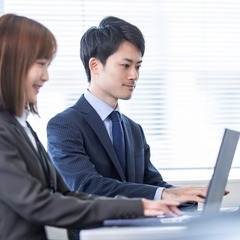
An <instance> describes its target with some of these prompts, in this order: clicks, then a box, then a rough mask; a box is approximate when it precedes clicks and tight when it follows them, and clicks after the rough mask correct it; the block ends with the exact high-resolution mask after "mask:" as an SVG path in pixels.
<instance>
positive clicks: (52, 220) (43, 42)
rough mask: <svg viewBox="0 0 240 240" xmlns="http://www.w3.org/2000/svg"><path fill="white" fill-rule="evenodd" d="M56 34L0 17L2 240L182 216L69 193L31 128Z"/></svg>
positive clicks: (148, 205)
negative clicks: (108, 223) (111, 222)
mask: <svg viewBox="0 0 240 240" xmlns="http://www.w3.org/2000/svg"><path fill="white" fill-rule="evenodd" d="M56 50H57V44H56V39H55V37H54V36H53V34H52V33H51V32H50V31H49V30H48V29H47V28H46V27H44V26H43V25H42V24H40V23H38V22H36V21H34V20H32V19H29V18H26V17H23V16H17V15H14V14H6V15H3V16H1V17H0V216H1V219H0V239H4V240H8V239H18V240H19V239H24V240H30V239H31V240H32V239H35V240H43V239H47V236H46V233H45V230H44V226H45V225H50V226H55V227H62V228H68V229H71V228H84V227H90V226H92V225H95V224H100V223H101V222H102V221H103V220H104V219H106V218H108V219H109V218H129V217H132V218H135V217H141V216H155V215H159V214H172V213H174V214H180V211H179V210H178V208H177V205H178V203H176V202H166V201H150V200H146V199H127V198H123V197H118V198H115V199H113V198H103V197H97V196H93V195H88V194H84V193H75V192H70V191H69V190H68V189H67V187H66V186H65V184H64V182H63V180H62V179H61V177H60V175H59V174H58V173H57V172H56V171H55V169H54V167H53V165H52V164H51V162H50V160H49V157H48V155H47V153H46V151H45V149H44V148H43V146H42V144H41V143H40V141H39V140H38V138H37V136H36V134H35V132H34V131H33V130H32V129H31V127H30V125H29V124H28V123H27V116H28V114H29V113H33V114H38V110H37V105H36V100H37V94H38V92H39V90H40V88H41V87H42V86H43V84H44V83H45V82H46V81H47V80H48V66H49V65H50V63H51V61H52V59H53V57H54V56H55V54H56Z"/></svg>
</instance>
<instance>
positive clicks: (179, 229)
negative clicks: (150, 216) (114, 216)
mask: <svg viewBox="0 0 240 240" xmlns="http://www.w3.org/2000/svg"><path fill="white" fill-rule="evenodd" d="M184 231H186V227H184V226H154V227H149V226H147V227H143V226H138V227H102V228H95V229H88V230H82V231H80V239H81V240H113V239H114V240H146V239H147V240H161V239H164V240H167V239H168V238H169V239H170V238H171V239H172V238H173V237H174V236H178V235H179V234H180V233H183V232H184Z"/></svg>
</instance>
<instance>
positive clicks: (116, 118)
mask: <svg viewBox="0 0 240 240" xmlns="http://www.w3.org/2000/svg"><path fill="white" fill-rule="evenodd" d="M109 117H110V119H111V120H112V121H113V122H120V114H119V112H118V111H112V112H111V113H110V115H109Z"/></svg>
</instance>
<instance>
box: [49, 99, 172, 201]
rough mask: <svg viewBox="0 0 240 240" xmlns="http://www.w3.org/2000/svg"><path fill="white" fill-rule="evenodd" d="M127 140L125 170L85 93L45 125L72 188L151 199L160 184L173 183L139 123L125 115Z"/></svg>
mask: <svg viewBox="0 0 240 240" xmlns="http://www.w3.org/2000/svg"><path fill="white" fill-rule="evenodd" d="M122 125H123V129H124V137H125V145H126V153H127V155H126V162H127V163H126V164H127V176H124V174H123V171H122V169H121V166H120V163H119V161H118V159H117V155H116V153H115V151H114V148H113V145H112V142H111V140H110V137H109V135H108V133H107V130H106V128H105V125H104V123H103V122H102V120H101V118H100V116H99V115H98V114H97V112H96V111H95V110H94V108H93V107H92V106H91V105H90V104H89V103H88V101H87V100H86V99H85V97H84V96H83V95H82V96H81V97H80V99H79V100H78V101H77V102H76V104H75V105H73V106H72V107H69V108H68V109H66V110H65V111H63V112H61V113H59V114H57V115H56V116H54V117H53V118H52V119H50V121H49V122H48V125H47V137H48V152H49V154H50V156H51V159H52V161H53V163H54V165H55V167H56V168H57V169H58V171H59V172H60V174H61V175H62V176H63V178H64V180H65V182H66V183H67V185H68V186H69V187H70V189H72V190H77V191H83V192H87V193H92V194H97V195H102V196H111V197H112V196H116V195H123V196H127V197H145V198H149V199H152V198H153V197H154V195H155V192H156V190H157V188H158V187H172V185H170V184H168V183H166V182H165V181H163V178H162V176H161V175H160V173H159V172H158V171H157V169H156V168H155V167H154V166H153V165H152V163H151V161H150V149H149V145H148V144H147V143H146V139H145V136H144V133H143V130H142V128H141V126H140V125H139V124H137V123H135V122H134V121H132V120H131V119H129V118H128V117H126V116H125V115H122Z"/></svg>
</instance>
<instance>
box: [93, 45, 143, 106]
mask: <svg viewBox="0 0 240 240" xmlns="http://www.w3.org/2000/svg"><path fill="white" fill-rule="evenodd" d="M141 59H142V56H141V52H140V51H139V50H138V49H137V48H136V47H135V46H134V45H133V44H131V43H129V42H124V43H123V44H122V45H120V46H119V48H118V50H117V51H116V52H115V53H114V54H113V55H111V56H110V57H109V58H108V59H107V61H106V64H105V66H103V65H102V64H101V63H100V61H98V72H97V74H95V75H94V77H93V78H92V81H91V84H90V88H89V89H90V91H91V92H92V93H93V94H94V95H96V96H97V97H99V98H101V99H102V100H103V101H105V102H106V103H108V104H109V105H110V106H112V107H114V106H115V105H116V103H117V101H118V99H123V100H127V99H130V98H131V97H132V93H133V90H134V89H135V87H136V82H137V80H138V77H139V68H140V67H141V63H142V60H141Z"/></svg>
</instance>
